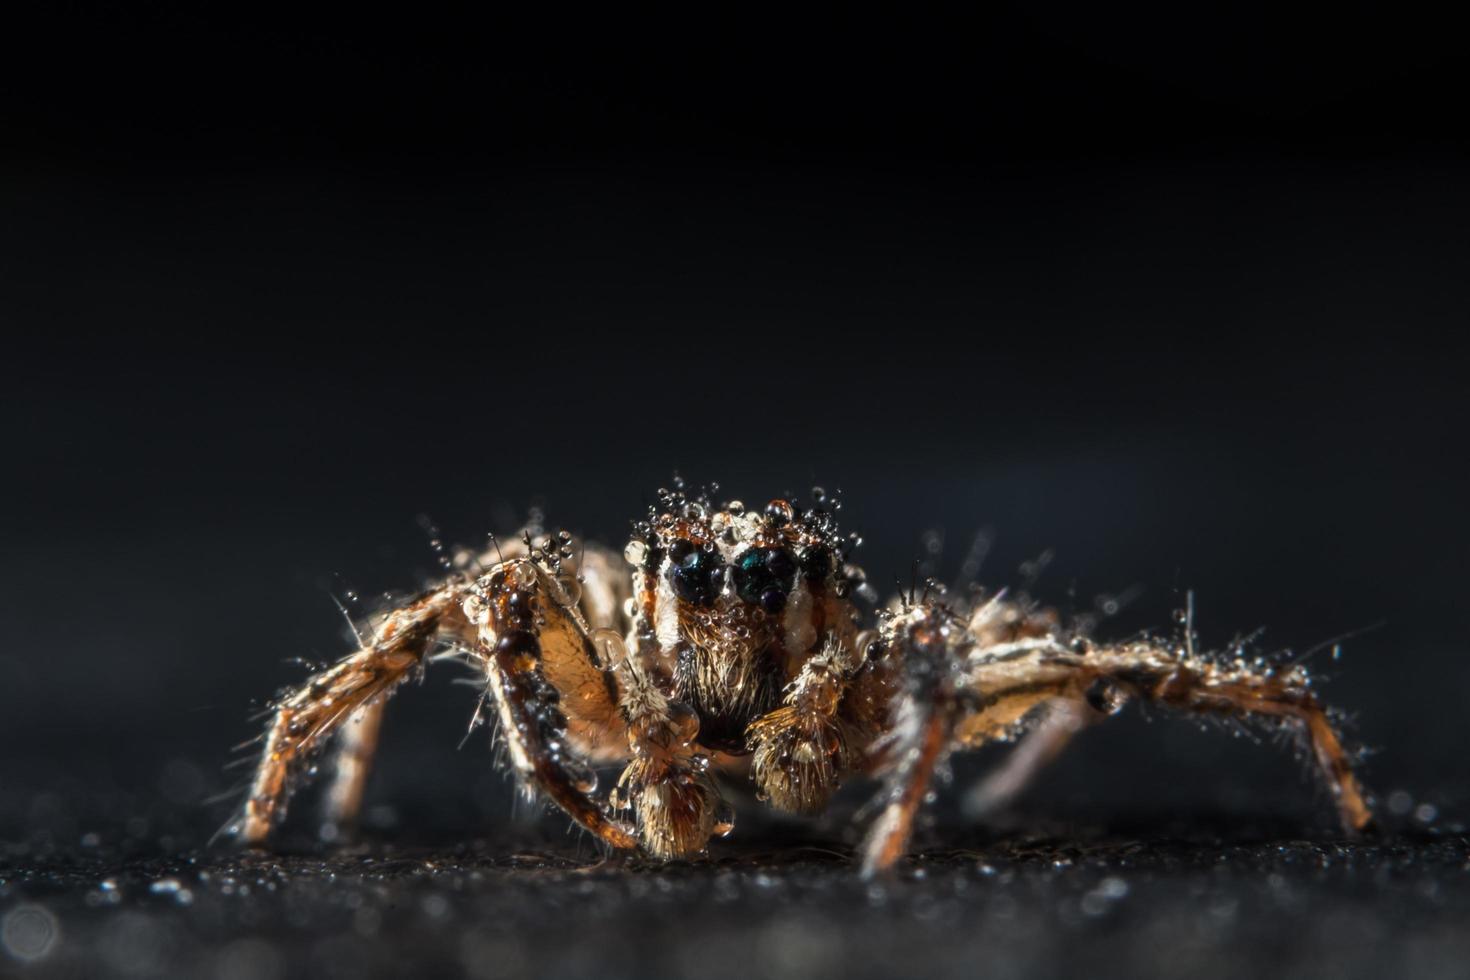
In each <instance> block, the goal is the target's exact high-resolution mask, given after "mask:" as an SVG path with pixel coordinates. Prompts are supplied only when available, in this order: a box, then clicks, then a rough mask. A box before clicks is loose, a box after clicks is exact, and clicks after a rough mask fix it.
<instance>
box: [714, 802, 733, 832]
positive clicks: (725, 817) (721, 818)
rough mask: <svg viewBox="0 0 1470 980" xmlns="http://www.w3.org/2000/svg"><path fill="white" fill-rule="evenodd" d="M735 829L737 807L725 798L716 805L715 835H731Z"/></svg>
mask: <svg viewBox="0 0 1470 980" xmlns="http://www.w3.org/2000/svg"><path fill="white" fill-rule="evenodd" d="M734 829H735V808H734V807H733V806H731V805H730V804H729V803H728V802H726V801H725V800H721V801H720V802H719V803H718V804H716V805H715V826H714V833H715V836H716V837H729V836H730V832H731V831H732V830H734Z"/></svg>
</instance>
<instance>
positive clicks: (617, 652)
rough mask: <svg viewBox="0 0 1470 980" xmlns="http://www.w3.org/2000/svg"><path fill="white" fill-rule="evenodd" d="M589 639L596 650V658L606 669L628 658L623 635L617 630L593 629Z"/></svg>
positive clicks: (618, 664) (616, 665)
mask: <svg viewBox="0 0 1470 980" xmlns="http://www.w3.org/2000/svg"><path fill="white" fill-rule="evenodd" d="M591 640H592V648H593V649H594V650H596V651H597V659H598V660H600V661H602V665H603V666H604V667H606V668H608V669H612V668H614V667H618V666H620V665H621V664H622V662H623V661H624V660H626V659H627V658H628V649H627V647H625V646H624V645H623V637H622V635H621V634H620V633H618V631H617V630H613V629H607V628H602V629H595V630H593V631H592V636H591Z"/></svg>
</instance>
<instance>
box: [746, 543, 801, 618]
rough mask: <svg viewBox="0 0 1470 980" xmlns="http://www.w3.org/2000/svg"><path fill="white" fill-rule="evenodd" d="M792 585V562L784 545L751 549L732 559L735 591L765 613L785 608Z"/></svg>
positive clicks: (794, 562)
mask: <svg viewBox="0 0 1470 980" xmlns="http://www.w3.org/2000/svg"><path fill="white" fill-rule="evenodd" d="M795 586H796V561H795V559H793V558H792V557H791V553H790V552H789V551H787V550H786V549H785V548H752V549H751V550H750V551H747V552H746V553H745V554H743V555H741V556H740V559H739V560H738V561H736V562H735V591H736V593H738V594H739V596H740V598H742V599H744V600H745V601H746V602H758V603H760V604H761V607H762V608H764V609H765V610H766V611H767V612H771V613H778V612H780V611H781V610H782V609H785V608H786V598H787V597H788V596H789V595H790V594H791V590H792V589H793V588H794V587H795Z"/></svg>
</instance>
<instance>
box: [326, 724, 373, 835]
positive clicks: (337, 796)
mask: <svg viewBox="0 0 1470 980" xmlns="http://www.w3.org/2000/svg"><path fill="white" fill-rule="evenodd" d="M387 706H388V702H387V701H386V700H385V699H383V698H379V699H378V700H376V701H374V702H373V703H372V704H367V705H363V706H362V707H361V708H358V709H357V711H355V712H354V713H353V715H352V717H351V718H350V719H348V721H347V724H345V725H343V726H342V732H341V734H340V735H338V736H337V745H336V746H335V748H334V750H333V760H334V762H335V765H336V769H335V772H333V774H332V784H331V786H330V787H329V788H328V789H327V799H326V819H327V824H328V826H329V827H330V828H332V829H333V830H335V831H336V832H337V833H338V835H339V836H340V835H341V834H344V833H349V832H351V831H352V829H353V828H355V827H356V826H357V818H358V815H359V814H360V813H361V812H362V800H363V794H364V791H365V790H366V789H367V780H368V774H369V773H370V772H371V771H372V765H373V756H374V755H375V754H376V753H377V750H378V737H379V735H380V734H381V732H382V728H383V712H384V710H385V709H386V708H387Z"/></svg>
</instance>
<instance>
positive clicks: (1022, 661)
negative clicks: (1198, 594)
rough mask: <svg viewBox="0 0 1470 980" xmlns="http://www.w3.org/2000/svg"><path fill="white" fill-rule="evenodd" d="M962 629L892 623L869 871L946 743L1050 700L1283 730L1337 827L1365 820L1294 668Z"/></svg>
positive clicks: (891, 843)
mask: <svg viewBox="0 0 1470 980" xmlns="http://www.w3.org/2000/svg"><path fill="white" fill-rule="evenodd" d="M972 623H973V620H972ZM969 625H970V624H966V623H964V622H962V621H959V620H957V619H955V617H953V616H952V615H950V614H949V613H948V611H947V610H945V609H943V608H942V607H940V606H938V605H932V606H920V607H915V608H913V609H911V610H907V611H905V613H904V614H903V615H902V616H898V617H895V618H894V620H893V621H892V622H891V623H890V624H889V627H888V629H887V640H886V641H887V643H888V645H889V655H890V656H893V657H895V658H896V659H897V660H898V661H899V662H900V663H901V664H902V665H903V670H904V675H905V678H906V680H905V683H904V686H903V693H902V694H901V695H900V698H899V701H898V704H897V706H896V709H895V719H896V720H895V724H894V728H893V734H892V737H891V738H890V740H889V744H888V745H887V746H886V747H885V763H884V767H885V769H886V770H887V773H888V780H889V790H888V794H889V795H888V800H887V803H886V805H885V808H884V810H883V812H882V813H881V814H880V815H879V817H878V819H877V820H876V821H875V823H874V825H873V828H872V829H871V831H870V833H869V835H868V838H867V840H866V842H865V844H864V847H863V865H864V869H865V871H867V872H868V873H872V872H874V871H877V870H881V869H883V868H886V867H888V866H889V865H891V864H892V863H893V862H894V861H895V860H897V858H898V857H899V856H901V855H902V853H903V850H904V848H905V847H906V845H907V839H908V836H909V835H910V833H911V832H912V828H913V821H914V817H915V815H916V814H917V812H918V809H919V807H920V806H921V804H922V802H923V799H924V796H925V794H926V793H927V789H928V786H929V785H930V782H931V781H932V778H933V775H934V772H935V770H936V769H937V767H938V766H939V765H940V764H941V763H942V762H943V761H944V758H945V756H946V754H947V752H948V751H949V750H950V749H953V748H963V747H972V746H976V745H980V744H983V743H985V742H987V741H991V740H995V739H1002V738H1007V737H1009V735H1010V734H1011V733H1012V732H1013V731H1014V730H1015V728H1016V726H1017V725H1018V724H1019V723H1021V722H1023V721H1024V720H1025V719H1026V717H1027V716H1028V715H1030V714H1031V713H1032V712H1033V711H1035V710H1036V709H1038V708H1040V707H1042V706H1044V705H1048V704H1052V703H1056V702H1066V703H1070V704H1073V705H1085V706H1087V707H1088V708H1089V709H1091V710H1093V711H1100V712H1102V713H1105V714H1108V713H1112V712H1113V711H1116V710H1117V709H1118V708H1119V707H1121V705H1122V704H1123V703H1124V702H1125V701H1127V700H1129V699H1135V698H1136V699H1138V700H1142V701H1147V702H1150V703H1154V704H1159V705H1161V706H1164V707H1167V708H1170V709H1173V710H1177V711H1181V712H1187V713H1190V714H1197V715H1211V716H1216V717H1227V718H1234V719H1239V720H1244V721H1258V722H1259V721H1265V722H1280V723H1283V724H1286V725H1289V726H1290V727H1292V728H1293V729H1294V730H1295V731H1296V732H1298V733H1299V734H1300V735H1301V737H1303V738H1304V739H1305V741H1306V742H1307V744H1308V746H1309V747H1310V751H1311V755H1312V757H1313V760H1314V761H1315V764H1316V767H1317V769H1318V771H1319V772H1320V774H1321V775H1322V777H1323V779H1324V781H1325V782H1326V784H1327V786H1328V788H1329V789H1330V791H1331V792H1332V795H1333V798H1334V800H1335V801H1336V803H1337V808H1338V813H1339V816H1340V817H1341V820H1342V824H1343V827H1344V829H1345V830H1346V831H1347V832H1349V833H1356V832H1358V831H1360V830H1363V829H1365V828H1366V827H1368V826H1369V825H1370V824H1371V822H1372V812H1371V810H1370V808H1369V806H1368V802H1367V800H1366V798H1365V795H1364V792H1363V789H1362V787H1361V786H1360V785H1359V783H1358V781H1357V778H1356V777H1355V776H1354V774H1353V771H1352V765H1351V760H1350V759H1349V757H1348V755H1347V753H1346V752H1345V751H1344V750H1343V747H1342V743H1341V740H1340V738H1339V737H1338V734H1337V732H1336V730H1335V729H1334V727H1333V725H1332V723H1331V720H1330V719H1329V717H1328V714H1327V711H1326V709H1325V708H1324V706H1323V705H1322V704H1321V702H1320V701H1319V700H1318V699H1317V697H1316V694H1315V692H1314V691H1313V690H1312V687H1311V683H1310V678H1309V676H1308V675H1307V673H1306V671H1305V670H1304V669H1302V668H1300V667H1296V666H1292V667H1287V668H1284V669H1280V670H1276V669H1271V668H1268V667H1256V666H1252V665H1246V664H1242V663H1239V662H1233V663H1217V662H1215V661H1212V660H1209V659H1207V658H1203V657H1199V656H1196V655H1194V654H1193V653H1192V652H1180V651H1175V650H1172V649H1168V648H1165V647H1161V646H1158V645H1156V644H1152V643H1146V642H1140V643H1129V644H1121V645H1116V646H1093V645H1092V644H1090V643H1087V642H1085V641H1077V642H1072V643H1064V642H1062V640H1061V639H1060V638H1059V637H1057V636H1055V635H1053V634H1052V633H1050V632H1045V631H1040V630H1033V629H1027V630H1020V631H1017V632H1016V633H1015V638H1010V639H1007V638H1000V637H987V639H988V640H991V642H977V641H976V639H975V637H976V631H973V630H972V629H971V628H969Z"/></svg>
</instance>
